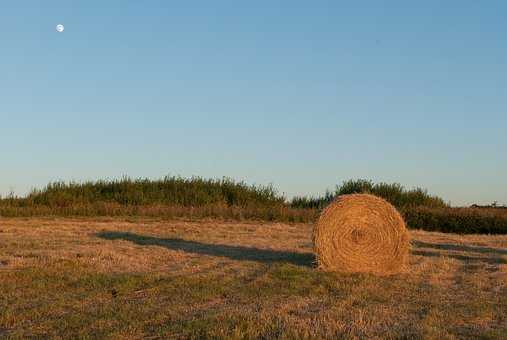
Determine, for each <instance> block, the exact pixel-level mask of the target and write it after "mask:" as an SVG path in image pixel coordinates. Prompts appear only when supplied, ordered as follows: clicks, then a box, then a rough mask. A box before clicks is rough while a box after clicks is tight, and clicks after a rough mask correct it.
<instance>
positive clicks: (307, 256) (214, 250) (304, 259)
mask: <svg viewBox="0 0 507 340" xmlns="http://www.w3.org/2000/svg"><path fill="white" fill-rule="evenodd" d="M96 236H98V237H100V238H102V239H106V240H126V241H130V242H133V243H135V244H138V245H143V246H159V247H164V248H167V249H171V250H181V251H184V252H187V253H193V254H201V255H211V256H219V257H226V258H229V259H232V260H238V261H256V262H261V263H274V262H282V263H290V264H294V265H298V266H307V267H314V266H315V262H316V261H315V256H314V254H312V253H299V252H291V251H279V250H271V249H261V248H254V247H244V246H233V245H225V244H209V243H202V242H198V241H189V240H184V239H181V238H159V237H153V236H146V235H139V234H134V233H130V232H117V231H103V232H100V233H98V234H96Z"/></svg>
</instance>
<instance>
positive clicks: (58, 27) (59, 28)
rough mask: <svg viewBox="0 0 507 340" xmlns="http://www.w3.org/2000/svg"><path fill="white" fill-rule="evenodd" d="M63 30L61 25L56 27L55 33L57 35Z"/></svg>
mask: <svg viewBox="0 0 507 340" xmlns="http://www.w3.org/2000/svg"><path fill="white" fill-rule="evenodd" d="M64 30H65V27H63V25H61V24H60V25H56V31H57V32H59V33H62V32H63V31H64Z"/></svg>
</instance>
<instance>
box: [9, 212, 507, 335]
mask: <svg viewBox="0 0 507 340" xmlns="http://www.w3.org/2000/svg"><path fill="white" fill-rule="evenodd" d="M311 235H312V225H310V224H282V223H260V222H255V223H253V222H251V223H250V222H220V221H213V220H209V221H200V222H196V221H192V222H189V221H183V220H179V221H162V220H156V219H146V218H145V219H141V218H137V219H130V220H128V219H120V218H80V219H77V218H75V219H69V218H54V219H51V218H10V219H6V218H4V219H1V220H0V338H1V337H7V338H10V337H12V338H18V337H27V336H52V337H87V336H95V337H121V338H141V337H155V338H156V337H160V338H165V337H176V338H197V337H203V336H206V337H231V338H249V337H250V338H252V337H256V338H257V337H264V338H293V337H319V338H335V337H345V338H354V337H367V338H370V337H383V338H385V337H389V338H399V337H410V338H463V337H469V338H475V337H478V336H482V337H486V338H488V337H490V338H502V337H503V338H505V337H507V316H506V315H505V311H506V310H507V236H486V235H466V236H460V235H456V234H442V233H430V232H424V231H418V230H415V231H411V238H412V250H411V254H410V259H409V262H410V263H409V267H408V269H407V271H406V272H404V273H402V274H399V275H395V276H390V277H376V276H373V275H366V274H336V273H325V272H321V271H319V270H316V269H315V267H314V260H315V259H314V256H313V251H312V242H311Z"/></svg>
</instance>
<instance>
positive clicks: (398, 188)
mask: <svg viewBox="0 0 507 340" xmlns="http://www.w3.org/2000/svg"><path fill="white" fill-rule="evenodd" d="M362 193H370V194H373V195H375V196H379V197H382V198H383V199H385V200H387V201H388V202H390V203H391V204H392V205H394V206H395V207H397V208H403V207H408V206H412V207H417V206H425V207H433V208H435V207H447V205H446V204H445V202H444V200H443V199H441V198H440V197H437V196H432V195H430V194H428V192H427V191H426V190H424V189H421V188H415V189H411V190H407V189H405V188H404V187H403V186H402V185H401V184H398V183H393V184H389V183H377V184H374V183H373V182H372V181H369V180H364V179H359V180H349V181H345V182H343V184H342V185H340V186H336V189H335V191H334V193H331V192H329V191H326V194H325V195H324V196H323V197H305V196H303V197H295V198H294V199H292V201H291V203H290V204H291V206H292V207H294V208H317V209H321V208H323V207H325V206H326V205H327V204H329V203H330V202H331V201H332V200H333V199H334V198H335V197H336V196H339V195H347V194H362Z"/></svg>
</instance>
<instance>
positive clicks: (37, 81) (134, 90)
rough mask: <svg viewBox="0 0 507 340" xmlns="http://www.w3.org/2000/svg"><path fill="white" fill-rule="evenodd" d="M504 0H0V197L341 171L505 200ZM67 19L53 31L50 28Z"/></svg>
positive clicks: (293, 188)
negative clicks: (67, 184)
mask: <svg viewBox="0 0 507 340" xmlns="http://www.w3.org/2000/svg"><path fill="white" fill-rule="evenodd" d="M506 16H507V3H506V2H505V1H488V2H487V3H486V2H478V1H463V0H462V1H445V2H442V1H424V2H422V1H420V2H407V1H382V2H381V1H356V2H354V4H352V2H341V1H336V0H335V1H298V0H291V1H276V0H269V1H264V0H258V1H249V2H246V1H245V2H238V1H232V0H231V1H222V0H216V1H185V2H176V1H126V0H122V1H96V0H87V1H69V0H66V1H48V0H46V1H42V0H41V1H5V2H3V3H2V4H0V41H1V49H0V52H1V53H0V91H1V92H0V93H1V96H0V145H1V148H0V150H1V153H0V193H3V194H5V193H7V192H9V191H10V190H11V189H12V190H14V191H15V192H16V193H18V194H24V193H26V192H27V191H28V190H29V189H30V188H32V187H40V186H43V185H44V184H46V183H47V182H49V181H53V180H60V179H63V180H89V179H97V178H114V177H120V176H122V175H129V176H132V177H138V176H142V177H155V178H156V177H161V176H163V175H166V174H175V175H182V176H191V175H200V176H205V177H222V176H228V177H232V178H235V179H240V180H246V181H247V182H249V183H258V184H268V183H273V184H274V185H275V186H276V187H277V188H278V189H279V190H280V191H281V192H284V193H286V195H287V196H289V197H290V196H292V195H294V194H318V193H321V192H323V191H324V190H325V189H326V188H332V187H333V186H334V185H335V184H336V183H340V182H342V181H343V180H346V179H350V178H368V179H372V180H374V181H386V182H399V183H401V184H404V185H405V186H407V187H414V186H421V187H425V188H427V189H428V190H429V191H430V192H432V193H435V194H438V195H441V196H442V197H444V199H446V200H449V201H451V202H452V203H453V204H455V205H462V204H470V203H474V202H479V203H491V202H493V201H498V202H499V203H506V204H507V190H506V189H507V177H506V173H507V156H506V153H505V150H506V149H507V133H506V132H507V106H506V99H507V39H506V37H507V24H506V22H505V18H506ZM59 23H61V24H64V25H65V32H64V33H57V32H56V31H55V26H56V25H57V24H59Z"/></svg>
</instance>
